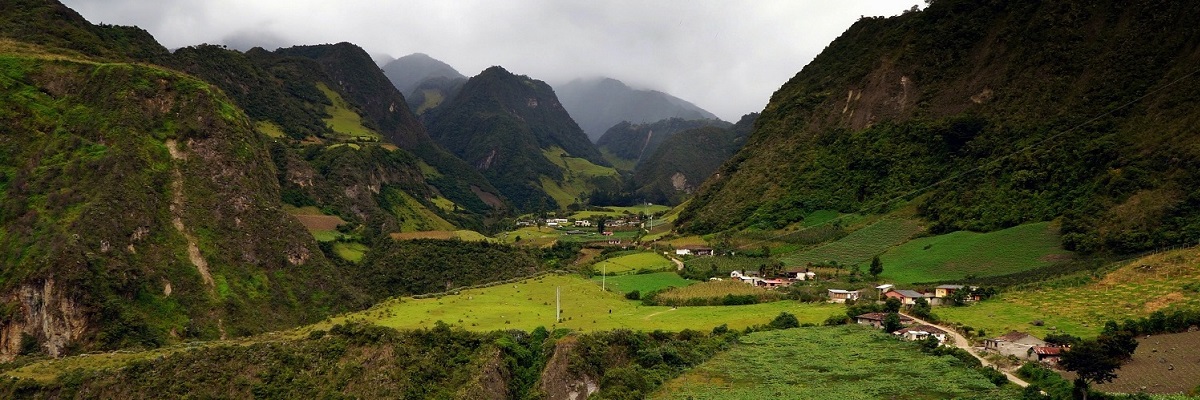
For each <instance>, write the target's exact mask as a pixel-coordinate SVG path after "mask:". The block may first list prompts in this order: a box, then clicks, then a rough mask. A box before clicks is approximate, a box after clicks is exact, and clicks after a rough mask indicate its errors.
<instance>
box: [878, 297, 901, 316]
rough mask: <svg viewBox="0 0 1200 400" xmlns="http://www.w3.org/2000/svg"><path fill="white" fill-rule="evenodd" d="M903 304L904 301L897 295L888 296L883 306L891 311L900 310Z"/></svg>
mask: <svg viewBox="0 0 1200 400" xmlns="http://www.w3.org/2000/svg"><path fill="white" fill-rule="evenodd" d="M903 306H904V303H903V302H901V301H900V299H897V298H895V297H888V299H887V301H885V302H883V308H884V309H885V310H887V312H890V313H894V312H900V307H903Z"/></svg>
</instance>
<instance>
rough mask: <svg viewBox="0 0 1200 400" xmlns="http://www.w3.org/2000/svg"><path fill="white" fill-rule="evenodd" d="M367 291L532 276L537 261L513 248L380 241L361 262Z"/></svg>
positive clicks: (427, 289) (441, 287) (408, 290)
mask: <svg viewBox="0 0 1200 400" xmlns="http://www.w3.org/2000/svg"><path fill="white" fill-rule="evenodd" d="M363 264H364V265H368V266H370V267H369V268H370V271H367V272H366V273H365V274H364V275H365V276H364V278H365V279H364V282H363V284H364V285H367V288H368V291H370V292H371V293H374V294H377V295H378V296H381V297H382V296H389V295H397V294H399V295H413V294H422V293H431V292H444V291H447V290H450V289H454V288H458V287H464V286H472V285H476V284H480V283H486V282H494V281H499V280H504V279H510V278H517V277H523V276H529V275H532V274H534V273H536V272H538V271H539V270H541V269H542V266H541V264H540V263H539V261H538V259H537V258H536V257H535V256H534V255H531V254H529V253H528V252H526V251H525V250H521V249H519V248H516V247H512V246H507V245H501V244H494V243H488V242H467V241H459V240H432V239H416V240H398V241H393V240H383V241H381V242H379V243H377V245H376V247H375V248H374V251H372V252H371V253H369V254H368V255H367V257H366V259H364V260H363Z"/></svg>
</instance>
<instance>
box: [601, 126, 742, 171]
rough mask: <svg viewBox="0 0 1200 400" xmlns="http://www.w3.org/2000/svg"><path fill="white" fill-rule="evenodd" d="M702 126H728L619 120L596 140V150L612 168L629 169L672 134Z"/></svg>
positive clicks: (648, 155) (656, 148)
mask: <svg viewBox="0 0 1200 400" xmlns="http://www.w3.org/2000/svg"><path fill="white" fill-rule="evenodd" d="M705 126H715V127H719V128H728V127H731V126H732V125H731V124H730V123H728V122H725V121H721V120H719V119H694V120H685V119H681V118H667V119H664V120H661V121H657V122H653V123H648V124H633V123H629V122H626V121H622V122H621V123H618V124H616V125H613V127H612V128H608V130H607V131H605V132H604V136H601V137H600V139H599V140H597V141H596V147H597V148H599V149H600V152H601V153H603V154H604V157H605V158H606V159H608V161H609V162H611V163H612V164H613V165H614V166H616V167H617V168H618V169H622V170H632V169H633V167H634V166H635V165H637V164H638V163H639V162H640V161H641V160H642V159H643V158H648V157H650V155H651V154H654V151H655V150H658V146H659V145H661V144H662V143H663V141H665V140H667V138H669V137H671V135H674V134H675V133H676V132H679V131H684V130H688V129H695V128H700V127H705Z"/></svg>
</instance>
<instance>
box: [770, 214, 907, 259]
mask: <svg viewBox="0 0 1200 400" xmlns="http://www.w3.org/2000/svg"><path fill="white" fill-rule="evenodd" d="M922 230H924V227H922V226H921V225H920V223H919V222H917V221H913V220H906V219H895V218H885V219H881V220H879V221H878V222H875V223H873V224H871V225H868V226H866V227H864V228H861V229H859V230H856V231H854V232H852V233H850V234H849V235H846V237H843V238H841V239H840V240H837V241H834V242H830V243H827V244H825V245H822V246H819V247H816V248H814V249H811V250H807V251H802V252H798V253H793V254H789V255H786V256H783V257H780V259H781V260H782V261H783V262H784V263H787V264H788V265H805V264H809V263H813V264H820V263H826V262H837V263H838V264H840V265H855V264H860V265H864V266H865V264H866V263H868V262H870V261H871V257H874V256H875V255H877V254H880V253H883V252H885V251H887V250H888V249H890V248H891V247H893V246H897V245H899V244H901V243H904V242H905V241H907V240H908V239H909V238H911V237H912V236H913V235H916V234H917V233H919V232H921V231H922Z"/></svg>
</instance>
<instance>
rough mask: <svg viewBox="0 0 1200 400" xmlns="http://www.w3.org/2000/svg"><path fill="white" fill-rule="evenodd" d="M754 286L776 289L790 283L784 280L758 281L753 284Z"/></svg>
mask: <svg viewBox="0 0 1200 400" xmlns="http://www.w3.org/2000/svg"><path fill="white" fill-rule="evenodd" d="M754 284H755V286H762V287H766V288H777V287H782V286H788V285H790V284H792V283H791V282H790V281H788V280H786V279H760V280H758V281H757V282H754Z"/></svg>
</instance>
